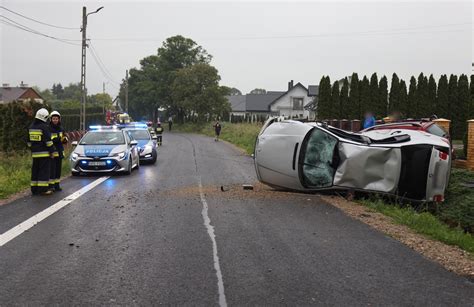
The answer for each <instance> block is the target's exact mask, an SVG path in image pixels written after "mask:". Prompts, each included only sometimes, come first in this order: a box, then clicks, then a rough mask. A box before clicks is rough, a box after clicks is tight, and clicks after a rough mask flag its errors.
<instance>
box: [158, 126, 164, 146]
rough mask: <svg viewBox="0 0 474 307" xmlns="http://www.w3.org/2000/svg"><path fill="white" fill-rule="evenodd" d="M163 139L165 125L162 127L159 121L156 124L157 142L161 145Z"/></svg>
mask: <svg viewBox="0 0 474 307" xmlns="http://www.w3.org/2000/svg"><path fill="white" fill-rule="evenodd" d="M162 141H163V127H161V123H160V122H158V123H157V124H156V144H157V145H158V146H161V142H162Z"/></svg>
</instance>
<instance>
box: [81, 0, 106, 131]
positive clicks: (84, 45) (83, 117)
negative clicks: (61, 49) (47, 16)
mask: <svg viewBox="0 0 474 307" xmlns="http://www.w3.org/2000/svg"><path fill="white" fill-rule="evenodd" d="M103 8H104V7H103V6H101V7H99V8H98V9H97V10H95V12H92V13H89V14H87V8H86V7H85V6H83V7H82V28H81V32H82V52H81V92H82V93H81V94H82V95H81V111H80V124H79V130H82V131H85V130H86V99H87V93H86V52H87V50H86V48H87V41H86V40H87V36H86V29H87V16H89V15H90V14H95V13H97V12H98V11H100V10H101V9H103Z"/></svg>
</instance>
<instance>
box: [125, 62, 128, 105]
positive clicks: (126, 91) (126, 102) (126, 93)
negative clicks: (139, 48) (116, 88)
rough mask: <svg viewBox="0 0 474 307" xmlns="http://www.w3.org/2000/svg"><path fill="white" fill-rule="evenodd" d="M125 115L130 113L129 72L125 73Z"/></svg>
mask: <svg viewBox="0 0 474 307" xmlns="http://www.w3.org/2000/svg"><path fill="white" fill-rule="evenodd" d="M125 113H128V70H127V71H125Z"/></svg>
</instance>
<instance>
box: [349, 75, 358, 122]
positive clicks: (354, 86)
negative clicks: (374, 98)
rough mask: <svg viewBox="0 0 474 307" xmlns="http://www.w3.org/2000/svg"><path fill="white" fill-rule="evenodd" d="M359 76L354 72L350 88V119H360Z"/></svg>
mask: <svg viewBox="0 0 474 307" xmlns="http://www.w3.org/2000/svg"><path fill="white" fill-rule="evenodd" d="M359 114H360V97H359V76H358V75H357V73H353V74H352V76H351V83H350V89H349V106H348V117H349V118H348V119H360V118H359Z"/></svg>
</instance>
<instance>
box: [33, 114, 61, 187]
mask: <svg viewBox="0 0 474 307" xmlns="http://www.w3.org/2000/svg"><path fill="white" fill-rule="evenodd" d="M48 117H49V112H48V110H46V109H45V108H42V109H39V110H38V112H36V116H35V120H34V122H33V123H32V124H31V125H30V127H29V129H28V140H27V144H28V147H30V149H31V157H32V158H33V163H32V165H31V193H32V194H33V195H51V194H52V193H53V192H52V191H51V190H50V189H49V179H50V171H51V163H52V159H53V158H54V156H53V151H54V146H53V141H52V140H51V132H50V128H49V126H48V125H47V124H46V121H47V120H48Z"/></svg>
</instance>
